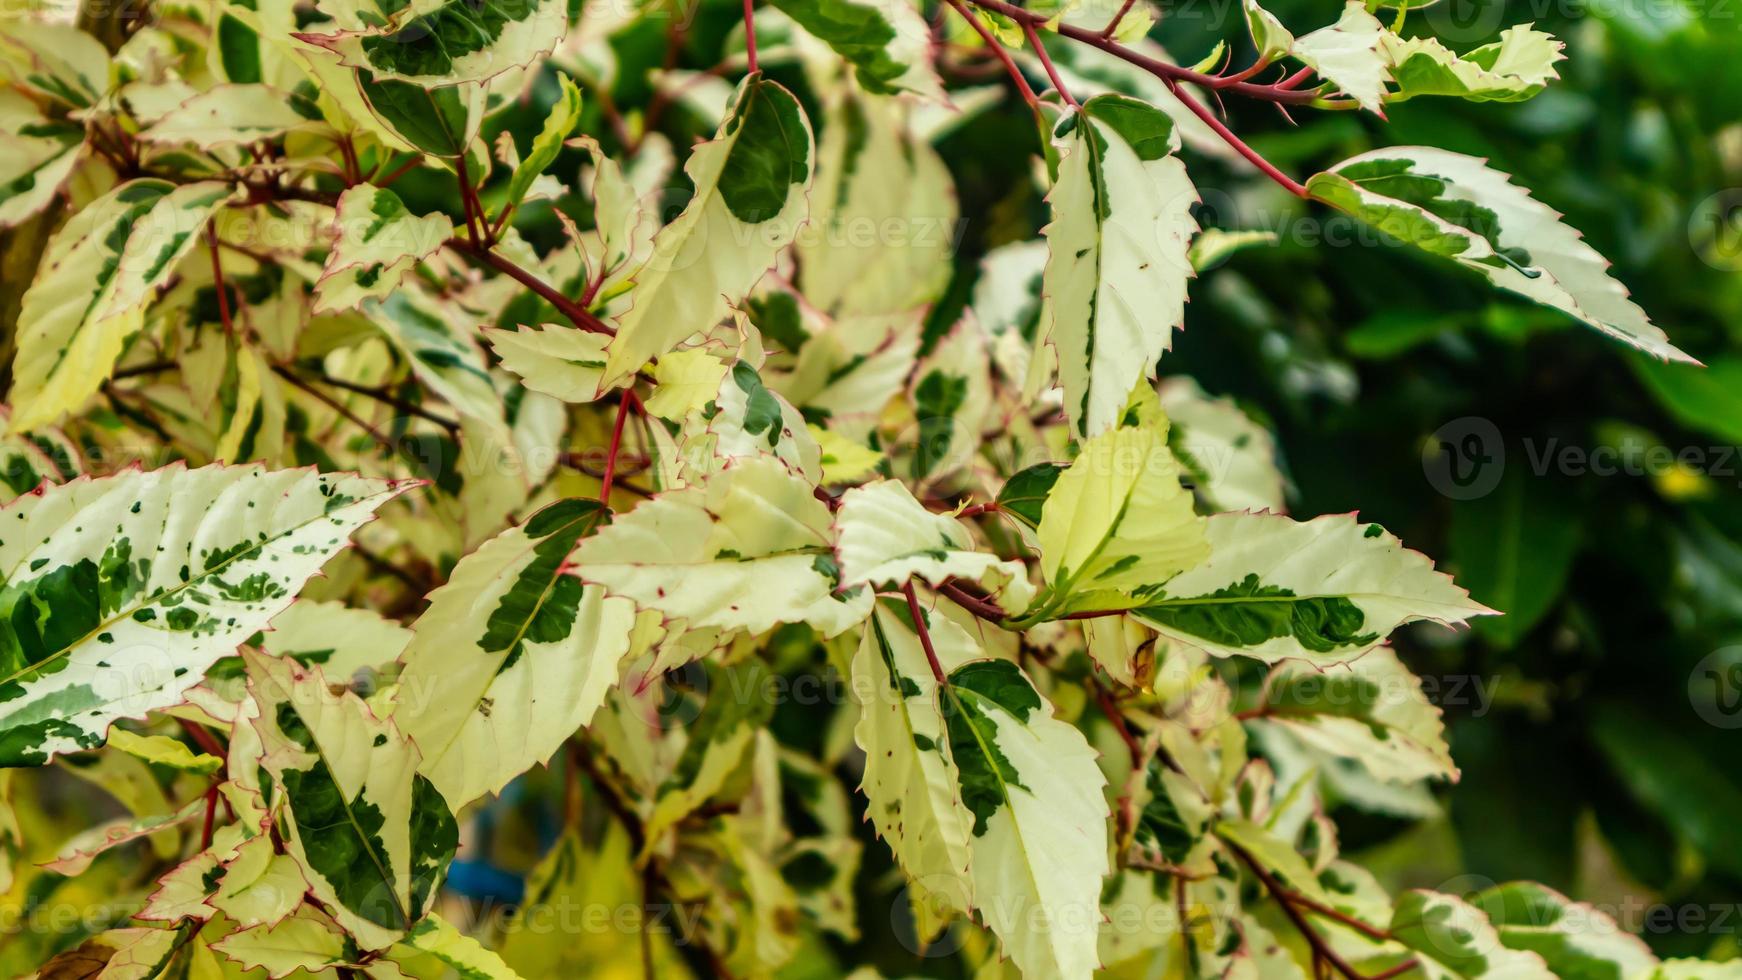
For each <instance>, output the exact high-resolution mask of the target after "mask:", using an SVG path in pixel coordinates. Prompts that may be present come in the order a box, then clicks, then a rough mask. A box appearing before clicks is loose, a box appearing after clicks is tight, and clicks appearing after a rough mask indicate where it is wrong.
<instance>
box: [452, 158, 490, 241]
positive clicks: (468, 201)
mask: <svg viewBox="0 0 1742 980" xmlns="http://www.w3.org/2000/svg"><path fill="white" fill-rule="evenodd" d="M454 178H455V179H456V180H457V181H458V182H459V185H460V208H461V209H462V210H463V211H465V212H466V236H467V237H468V238H470V239H471V240H472V247H473V248H481V247H483V246H482V241H483V236H482V235H481V234H479V232H478V221H479V217H478V212H477V209H476V208H475V207H474V204H475V202H476V200H477V199H476V198H474V197H473V196H472V179H471V177H470V175H468V174H467V173H466V155H465V154H464V153H461V154H460V155H459V156H458V157H455V158H454Z"/></svg>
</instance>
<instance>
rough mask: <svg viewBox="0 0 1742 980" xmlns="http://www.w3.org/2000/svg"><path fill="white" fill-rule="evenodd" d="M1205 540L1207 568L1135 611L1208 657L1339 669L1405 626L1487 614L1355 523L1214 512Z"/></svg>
mask: <svg viewBox="0 0 1742 980" xmlns="http://www.w3.org/2000/svg"><path fill="white" fill-rule="evenodd" d="M1205 532H1206V533H1205V539H1206V541H1207V544H1208V547H1209V560H1208V561H1205V562H1204V563H1203V564H1201V565H1199V566H1197V567H1195V568H1192V569H1190V570H1188V571H1186V572H1183V573H1181V574H1180V575H1179V576H1178V577H1176V578H1174V579H1173V580H1172V581H1170V582H1168V583H1167V584H1166V585H1165V586H1164V587H1163V588H1160V589H1156V590H1153V591H1151V592H1149V593H1147V594H1146V596H1145V597H1144V601H1143V602H1142V603H1141V605H1140V606H1139V607H1138V608H1135V609H1133V610H1132V613H1133V615H1135V616H1137V618H1138V619H1139V620H1141V621H1142V622H1144V623H1146V624H1147V625H1149V626H1152V627H1154V628H1155V629H1156V630H1157V631H1159V632H1160V633H1161V634H1162V635H1163V636H1166V637H1168V638H1170V639H1173V640H1177V641H1179V642H1181V643H1187V644H1191V645H1193V646H1196V647H1199V648H1200V649H1203V650H1205V651H1208V652H1209V653H1212V654H1215V655H1216V656H1222V657H1227V656H1236V655H1240V656H1248V657H1256V658H1257V659H1259V660H1264V661H1267V662H1275V661H1278V660H1282V659H1284V658H1289V657H1296V658H1300V659H1303V660H1306V661H1308V662H1311V663H1314V664H1318V665H1321V666H1322V665H1325V664H1330V663H1341V662H1345V661H1348V660H1352V659H1354V658H1355V657H1358V656H1360V655H1361V654H1363V653H1366V652H1367V651H1369V650H1371V649H1373V648H1374V647H1376V646H1378V645H1379V644H1380V643H1382V642H1384V640H1385V638H1386V637H1387V636H1389V635H1390V634H1391V632H1392V631H1393V630H1395V629H1396V628H1397V627H1399V626H1401V625H1403V624H1404V623H1409V622H1414V621H1416V620H1429V621H1433V622H1438V623H1442V624H1445V625H1454V624H1458V623H1462V622H1464V621H1465V620H1467V619H1469V618H1470V617H1472V616H1481V615H1489V614H1492V612H1493V611H1492V610H1490V609H1487V608H1485V607H1484V606H1482V605H1481V604H1480V603H1477V602H1473V601H1471V599H1470V597H1469V593H1467V592H1465V591H1464V590H1463V589H1461V588H1459V587H1458V586H1457V585H1455V584H1454V583H1453V582H1452V580H1451V577H1450V576H1448V575H1446V574H1444V573H1442V572H1438V571H1435V570H1434V567H1433V562H1432V561H1430V560H1429V559H1428V557H1427V556H1426V555H1423V554H1421V553H1420V552H1418V551H1411V550H1409V549H1408V548H1405V547H1404V546H1403V542H1401V541H1399V540H1398V539H1397V537H1396V536H1395V535H1392V534H1391V533H1389V532H1387V531H1386V530H1385V529H1384V528H1381V527H1380V526H1379V525H1377V524H1364V523H1362V522H1361V521H1359V520H1356V519H1355V517H1354V516H1352V515H1348V514H1333V515H1327V516H1324V517H1318V518H1315V519H1313V520H1310V521H1301V522H1297V521H1294V520H1290V519H1289V518H1287V517H1281V516H1278V515H1275V514H1244V513H1237V514H1217V515H1215V516H1213V517H1211V518H1210V519H1209V521H1208V523H1207V526H1206V528H1205Z"/></svg>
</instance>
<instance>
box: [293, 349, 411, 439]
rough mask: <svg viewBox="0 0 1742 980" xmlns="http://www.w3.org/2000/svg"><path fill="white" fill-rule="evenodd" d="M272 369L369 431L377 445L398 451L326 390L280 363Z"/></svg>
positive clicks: (377, 431)
mask: <svg viewBox="0 0 1742 980" xmlns="http://www.w3.org/2000/svg"><path fill="white" fill-rule="evenodd" d="M272 371H273V373H274V374H277V375H278V376H279V377H281V378H283V379H284V380H286V381H288V382H290V383H291V384H292V385H293V386H295V387H297V388H299V389H301V390H302V391H304V392H305V393H307V394H308V395H309V396H310V397H312V398H314V399H315V400H316V401H318V402H320V403H321V404H323V405H325V406H327V407H328V408H330V409H332V410H333V411H335V412H338V413H339V414H340V415H341V416H343V417H344V418H345V420H346V421H348V422H350V423H351V424H352V425H355V426H356V427H357V428H359V429H362V430H363V431H364V432H367V433H369V437H370V438H372V439H374V440H375V442H376V443H377V444H378V445H380V446H381V448H382V449H385V450H387V451H388V452H390V453H392V452H398V450H399V447H398V446H396V445H395V444H394V442H393V440H392V439H389V438H387V437H386V436H385V435H382V434H381V431H380V430H379V429H377V428H375V427H374V426H372V425H370V424H369V423H368V422H365V421H363V419H362V418H361V417H360V416H358V415H357V413H356V412H353V411H351V410H350V409H349V408H347V407H345V404H344V403H343V402H341V401H339V400H338V399H336V398H334V397H333V396H331V395H329V394H327V393H326V392H324V391H322V390H320V389H319V388H316V387H315V386H313V385H311V384H309V383H308V382H307V381H304V380H303V379H301V378H299V377H297V375H296V372H295V371H292V370H290V369H289V368H287V367H285V366H284V365H282V364H274V365H273V366H272Z"/></svg>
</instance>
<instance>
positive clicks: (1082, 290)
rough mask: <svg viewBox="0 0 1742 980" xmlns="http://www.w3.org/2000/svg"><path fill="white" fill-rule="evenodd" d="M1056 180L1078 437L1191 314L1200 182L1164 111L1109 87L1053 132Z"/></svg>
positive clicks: (1060, 333)
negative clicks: (1190, 254)
mask: <svg viewBox="0 0 1742 980" xmlns="http://www.w3.org/2000/svg"><path fill="white" fill-rule="evenodd" d="M1053 145H1054V146H1055V147H1056V148H1057V149H1058V151H1059V154H1060V157H1059V162H1058V176H1057V179H1056V180H1055V181H1054V183H1053V188H1052V192H1051V193H1050V194H1049V195H1048V196H1047V201H1048V203H1049V204H1050V206H1051V208H1052V216H1053V220H1052V224H1050V225H1048V226H1047V228H1046V241H1047V248H1048V256H1047V264H1046V273H1045V278H1044V291H1045V295H1046V296H1047V298H1048V303H1047V306H1046V309H1047V310H1048V311H1049V314H1050V320H1049V322H1048V324H1047V327H1046V332H1047V336H1048V337H1049V338H1050V340H1051V342H1052V345H1053V347H1054V348H1056V349H1057V351H1058V358H1059V382H1060V384H1061V385H1062V386H1063V388H1064V392H1065V411H1066V413H1067V414H1068V415H1069V417H1070V420H1071V424H1072V427H1073V428H1074V429H1075V430H1076V432H1077V433H1078V435H1079V436H1083V437H1088V436H1093V435H1096V434H1098V433H1101V432H1104V431H1106V430H1107V429H1109V428H1111V427H1112V426H1113V425H1114V424H1116V423H1117V421H1118V419H1119V415H1120V413H1121V412H1123V411H1124V409H1125V403H1126V400H1127V398H1128V397H1129V396H1130V394H1131V388H1132V386H1133V385H1135V384H1136V383H1137V382H1138V381H1139V380H1140V379H1142V378H1146V377H1154V376H1155V364H1156V361H1157V360H1158V359H1159V358H1160V357H1161V355H1162V354H1163V353H1164V352H1165V351H1166V350H1167V349H1168V348H1169V347H1170V346H1171V345H1172V343H1173V331H1174V329H1175V328H1177V327H1179V326H1181V325H1182V324H1183V323H1184V321H1185V302H1186V282H1187V280H1188V279H1190V278H1191V276H1192V274H1193V273H1192V267H1191V262H1190V260H1189V259H1188V258H1187V249H1188V247H1189V246H1190V244H1191V239H1192V236H1193V235H1194V234H1196V233H1197V230H1198V224H1197V221H1196V220H1195V219H1194V218H1193V217H1192V215H1191V208H1192V205H1194V204H1196V203H1197V201H1198V194H1197V190H1196V189H1195V188H1194V187H1193V186H1192V183H1191V179H1190V178H1189V177H1187V176H1186V170H1185V164H1184V163H1183V162H1181V161H1180V159H1179V157H1178V156H1177V155H1175V153H1174V151H1175V150H1176V149H1177V147H1178V146H1179V137H1178V136H1177V134H1176V133H1175V131H1174V125H1173V122H1172V120H1170V119H1169V118H1168V116H1167V114H1166V113H1164V112H1162V111H1161V110H1159V109H1156V108H1155V107H1153V106H1150V105H1148V104H1146V103H1143V102H1139V101H1137V100H1136V99H1132V98H1127V97H1125V96H1119V95H1101V96H1096V97H1095V98H1092V99H1090V100H1089V101H1087V102H1085V103H1083V106H1082V108H1081V109H1080V110H1079V111H1076V112H1072V113H1070V114H1068V115H1066V116H1065V117H1063V118H1062V119H1061V120H1060V121H1059V123H1058V125H1057V126H1056V127H1055V128H1054V131H1053Z"/></svg>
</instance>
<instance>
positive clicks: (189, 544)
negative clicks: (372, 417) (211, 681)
mask: <svg viewBox="0 0 1742 980" xmlns="http://www.w3.org/2000/svg"><path fill="white" fill-rule="evenodd" d="M408 485H409V484H408V483H394V482H391V481H387V480H374V479H367V478H363V477H358V476H351V475H346V474H330V475H322V474H319V473H316V472H315V471H313V470H312V469H306V470H281V471H276V472H274V471H269V470H266V469H263V468H259V467H224V466H208V467H204V468H201V469H195V470H189V469H184V468H182V467H180V466H170V467H165V468H163V469H160V470H154V471H152V472H140V471H136V470H135V471H129V472H124V473H121V474H119V475H117V476H112V477H107V478H104V479H100V480H80V481H76V482H74V483H70V484H67V485H64V486H59V487H50V488H48V489H46V490H45V491H44V492H43V493H42V494H27V495H25V496H24V497H21V498H20V499H18V500H16V501H14V502H13V503H12V504H11V505H9V506H8V507H6V508H5V510H4V511H3V512H0V513H3V514H4V517H3V518H0V520H3V521H4V524H5V530H4V531H0V535H3V537H0V575H3V576H4V581H5V586H4V588H0V608H4V609H5V610H7V612H6V619H7V622H9V623H10V624H12V625H11V626H10V627H8V628H7V629H5V630H4V631H0V692H3V693H0V765H10V766H20V765H40V764H42V763H43V762H46V761H47V760H48V759H49V758H51V757H53V756H55V755H58V754H60V753H63V752H68V751H74V750H77V749H82V748H92V747H94V746H97V745H101V744H103V740H104V738H105V736H106V734H107V732H108V729H109V725H110V723H111V722H113V721H115V720H117V719H120V718H136V717H139V716H141V715H143V714H144V713H145V712H147V711H152V710H156V709H160V708H165V707H169V706H171V705H173V704H176V703H177V702H179V701H180V700H181V695H182V692H183V691H185V690H187V689H188V688H190V687H192V686H193V685H195V684H198V683H199V682H200V679H201V677H202V676H203V675H204V674H205V671H206V668H208V667H210V666H211V665H212V664H213V663H214V662H215V661H217V660H218V659H219V658H220V657H223V656H225V655H227V654H230V653H232V652H234V650H235V648H236V646H237V644H239V643H241V642H243V641H245V640H246V639H247V638H248V637H249V636H250V635H252V634H253V633H254V632H256V631H257V630H260V629H261V628H263V627H264V626H265V625H266V624H267V622H268V621H270V620H271V619H272V617H273V616H274V615H276V614H277V613H278V612H279V611H281V610H283V609H284V608H285V607H286V606H288V605H289V604H290V603H291V601H292V600H293V599H294V598H295V597H296V593H297V591H298V590H300V589H301V588H302V586H303V583H304V582H306V581H308V579H309V578H310V577H312V576H313V575H314V574H315V573H316V572H318V571H319V570H320V568H321V566H322V565H324V564H325V563H326V561H327V559H328V558H331V557H332V556H333V555H334V554H336V553H337V552H338V551H339V550H341V549H342V548H344V547H345V545H346V543H347V538H348V536H349V535H350V533H351V532H352V531H354V530H356V528H358V527H359V526H361V525H362V524H363V523H365V522H366V521H368V520H369V519H370V517H371V515H372V514H373V513H374V512H375V510H376V508H378V507H380V506H381V505H382V504H384V503H386V502H387V501H388V500H389V499H391V498H392V497H393V496H394V495H396V494H398V493H399V492H401V491H402V490H404V489H406V487H407V486H408Z"/></svg>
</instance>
